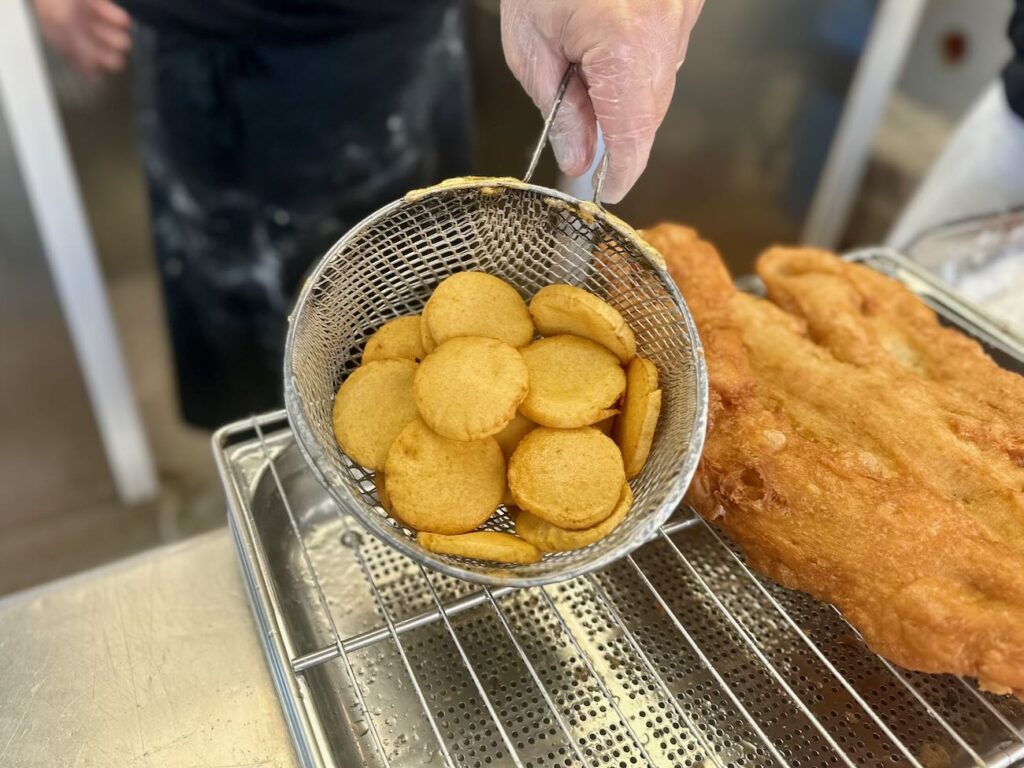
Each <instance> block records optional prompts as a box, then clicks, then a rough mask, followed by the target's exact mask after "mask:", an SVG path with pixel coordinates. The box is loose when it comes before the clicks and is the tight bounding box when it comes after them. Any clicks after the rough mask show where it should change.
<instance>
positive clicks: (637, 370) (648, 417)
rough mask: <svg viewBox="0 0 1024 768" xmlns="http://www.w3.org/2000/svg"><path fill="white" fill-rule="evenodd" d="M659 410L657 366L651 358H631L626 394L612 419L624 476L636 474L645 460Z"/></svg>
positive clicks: (659, 395)
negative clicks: (618, 410) (617, 413)
mask: <svg viewBox="0 0 1024 768" xmlns="http://www.w3.org/2000/svg"><path fill="white" fill-rule="evenodd" d="M660 413H661V390H660V389H658V369H657V368H656V367H655V365H654V363H652V362H651V361H650V360H645V359H644V358H642V357H634V358H633V361H632V362H631V363H630V364H629V368H628V369H627V370H626V397H625V398H624V399H623V403H622V413H621V414H619V418H617V419H616V420H615V426H614V427H613V428H612V437H614V438H615V442H616V443H618V444H619V449H620V450H621V451H622V461H623V464H625V466H626V477H636V476H637V475H638V474H640V470H641V469H643V468H644V464H645V463H646V462H647V456H648V454H649V453H650V452H651V443H653V442H654V430H655V429H657V427H658V415H659V414H660Z"/></svg>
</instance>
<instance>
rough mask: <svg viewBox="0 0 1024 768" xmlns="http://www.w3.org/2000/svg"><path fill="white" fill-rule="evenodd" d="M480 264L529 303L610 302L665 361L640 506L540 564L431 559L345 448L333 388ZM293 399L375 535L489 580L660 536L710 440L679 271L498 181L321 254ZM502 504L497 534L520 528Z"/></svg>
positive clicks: (428, 202)
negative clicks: (379, 341) (555, 292)
mask: <svg viewBox="0 0 1024 768" xmlns="http://www.w3.org/2000/svg"><path fill="white" fill-rule="evenodd" d="M463 270H480V271H485V272H489V273H490V274H493V275H496V276H498V277H500V278H502V279H504V280H506V281H507V282H509V283H510V284H511V285H513V286H514V287H515V288H516V289H517V290H518V291H519V292H520V293H521V294H522V295H523V297H524V298H525V299H527V300H528V299H529V298H530V297H531V296H532V295H533V294H534V293H535V292H536V291H538V290H539V289H540V288H542V287H543V286H545V285H549V284H551V283H570V284H573V285H579V286H580V287H582V288H585V289H586V290H588V291H591V292H592V293H594V294H596V295H597V296H600V297H602V298H604V299H605V300H606V301H608V302H609V303H610V304H612V305H613V306H614V307H615V308H616V309H618V310H619V311H620V312H621V313H622V315H623V316H624V317H625V318H626V320H627V321H628V322H629V324H630V325H631V326H632V328H633V330H634V331H635V332H636V337H637V348H638V352H639V354H641V355H642V356H644V357H647V358H649V359H651V360H652V361H653V362H654V363H655V364H656V365H657V367H658V372H659V378H660V386H661V389H662V411H661V417H660V420H659V423H658V429H657V433H656V435H655V440H654V445H653V447H652V449H651V454H650V458H649V460H648V462H647V465H646V466H645V468H644V470H643V472H642V473H641V474H640V475H639V476H638V477H636V478H634V480H633V481H631V486H632V488H633V493H634V503H633V508H632V510H631V511H630V513H629V514H628V515H627V517H626V519H625V521H624V522H623V523H622V524H621V525H620V526H619V527H618V528H617V529H616V530H615V531H614V532H612V534H610V535H609V536H608V537H606V538H604V539H602V540H601V541H598V542H597V543H595V544H592V545H590V546H589V547H587V548H585V549H581V550H576V551H573V552H565V553H553V554H548V555H546V556H545V558H544V559H543V560H542V561H541V562H539V563H536V564H532V565H507V566H502V565H498V564H495V563H489V562H481V561H474V560H470V559H465V558H453V557H448V556H442V555H435V554H433V553H430V552H428V551H426V550H425V549H423V548H422V547H421V546H419V545H418V544H417V543H416V540H415V538H414V535H413V532H412V531H409V530H408V529H405V528H403V527H402V526H401V524H399V523H398V522H397V521H395V520H394V519H392V518H391V517H389V516H388V514H387V513H386V512H385V511H384V509H383V508H382V507H381V505H380V503H379V500H378V499H377V497H376V492H375V489H374V485H373V476H372V473H369V472H367V471H366V470H364V469H363V468H361V467H360V466H358V465H357V464H355V463H354V462H353V461H352V460H351V459H349V458H348V457H347V456H346V455H345V454H344V453H343V452H342V451H341V449H340V448H339V447H338V445H337V443H336V441H335V438H334V434H333V430H332V423H331V410H332V406H333V401H334V395H335V393H336V392H337V389H338V387H339V386H340V384H341V382H342V381H343V380H344V378H345V377H346V376H348V375H349V374H350V373H351V372H352V371H353V370H355V368H356V367H357V366H358V365H359V359H360V355H361V352H362V348H363V345H364V344H365V342H366V339H367V338H369V336H370V335H371V334H372V333H373V332H374V331H375V330H376V329H377V328H378V327H380V325H381V324H382V323H384V322H386V321H388V320H390V319H392V318H395V317H399V316H402V315H412V314H418V313H419V312H420V311H421V310H422V308H423V305H424V304H425V303H426V300H427V298H428V297H429V296H430V294H431V292H432V291H433V290H434V288H435V287H436V286H437V285H438V283H440V282H441V281H442V280H443V279H444V278H445V277H447V276H448V275H451V274H453V273H455V272H459V271H463ZM285 400H286V406H287V411H288V417H289V421H290V422H291V425H292V428H293V430H294V432H295V434H296V438H297V441H298V444H299V446H300V448H301V449H302V451H303V454H304V455H305V457H306V459H307V461H308V462H309V463H310V465H311V467H312V468H313V471H314V473H315V475H316V476H317V478H318V479H319V480H320V482H321V483H322V484H323V485H324V486H325V487H326V489H327V490H328V492H329V493H330V494H331V496H332V497H333V498H334V499H335V501H336V502H337V503H338V504H339V505H340V506H341V507H342V508H343V509H345V510H346V511H349V512H351V513H352V514H353V515H354V516H355V517H356V518H357V519H358V520H359V521H360V522H361V523H362V524H363V525H364V526H365V527H366V528H367V529H368V530H369V531H370V532H371V533H372V534H374V535H375V536H377V537H378V538H380V539H382V540H383V541H385V542H386V543H388V544H390V545H392V546H394V547H396V548H397V549H399V550H400V551H402V552H404V553H405V554H406V555H408V556H410V557H412V558H413V559H415V560H417V561H418V562H420V563H421V564H424V565H427V566H429V567H431V568H434V569H436V570H439V571H441V572H444V573H447V574H448V575H452V576H457V577H461V578H464V579H469V580H471V581H476V582H480V583H486V584H495V585H498V584H502V585H516V586H531V585H537V584H544V583H549V582H553V581H558V580H562V579H567V578H572V577H574V576H578V575H580V574H582V573H585V572H587V571H590V570H593V569H595V568H599V567H601V566H603V565H606V564H607V563H609V562H611V561H613V560H615V559H617V558H619V557H621V556H623V555H625V554H626V553H628V552H630V551H631V550H633V549H634V548H635V547H637V546H639V545H640V544H642V543H643V542H644V541H646V540H647V539H649V538H650V537H652V536H654V535H655V533H656V532H657V530H658V527H659V526H660V525H661V524H662V523H664V522H665V520H667V519H668V517H669V516H670V515H671V513H672V511H673V510H674V509H675V507H676V506H677V505H678V503H679V501H680V500H681V498H682V495H683V493H684V492H685V490H686V487H687V485H688V484H689V482H690V479H691V478H692V475H693V472H694V470H695V468H696V464H697V460H698V458H699V456H700V451H701V448H702V446H703V439H704V429H705V423H706V417H707V383H706V374H705V369H704V362H703V356H702V353H701V350H700V342H699V340H698V339H697V335H696V331H695V328H694V325H693V322H692V319H691V318H690V315H689V312H688V311H687V309H686V307H685V305H684V303H683V301H682V298H681V297H680V295H679V292H678V290H677V289H676V287H675V285H674V283H673V282H672V280H671V278H670V277H669V276H668V274H667V273H666V271H665V270H664V269H663V268H661V267H660V266H659V265H657V264H655V263H654V262H652V260H651V259H650V257H649V256H648V255H647V252H646V251H645V248H644V245H643V244H642V243H641V242H640V241H639V239H638V238H637V237H636V236H635V234H634V233H632V231H631V230H628V229H627V228H625V227H622V226H620V225H618V224H617V223H616V222H615V221H614V220H610V217H608V216H606V214H605V213H604V211H603V210H602V209H600V208H599V207H597V206H590V205H586V204H581V203H580V202H579V201H577V200H576V199H574V198H571V197H568V196H566V195H563V194H561V193H559V192H556V191H554V190H550V189H545V188H543V187H537V186H532V185H526V184H522V183H520V182H515V181H510V180H500V179H488V180H471V181H466V182H463V183H461V184H457V185H451V184H448V185H441V186H439V187H436V188H434V189H432V190H429V191H427V192H426V193H423V194H419V195H415V196H410V197H407V198H406V199H405V200H400V201H398V202H396V203H393V204H392V205H390V206H388V207H386V208H384V209H381V210H380V211H378V212H377V213H375V214H373V215H372V216H371V217H370V218H368V219H366V220H365V221H363V222H362V223H361V224H359V225H357V226H356V227H355V228H353V229H352V230H351V231H350V232H349V233H348V234H347V235H346V236H345V237H344V238H342V239H341V240H340V241H339V242H338V243H336V244H335V246H334V247H333V248H332V249H331V250H330V251H329V252H328V253H327V254H326V256H324V258H323V260H322V261H321V263H320V265H319V266H318V268H317V269H316V271H315V272H314V273H313V275H312V276H311V277H310V279H309V281H308V282H307V284H306V286H305V287H304V288H303V291H302V294H301V295H300V297H299V301H298V304H297V306H296V309H295V313H294V315H293V317H292V322H291V327H290V330H289V335H288V343H287V348H286V353H285ZM512 527H513V524H512V520H511V518H510V517H509V516H508V514H507V513H506V511H505V510H504V508H499V510H498V511H497V512H496V513H495V514H494V515H493V516H492V517H491V519H490V520H489V521H488V522H487V523H485V525H484V526H483V528H486V529H489V530H511V529H512Z"/></svg>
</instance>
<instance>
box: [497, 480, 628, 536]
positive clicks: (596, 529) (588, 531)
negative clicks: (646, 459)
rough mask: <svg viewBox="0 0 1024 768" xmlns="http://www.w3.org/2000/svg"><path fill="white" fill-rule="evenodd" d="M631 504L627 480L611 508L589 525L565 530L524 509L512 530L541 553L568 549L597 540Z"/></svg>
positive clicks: (612, 526)
mask: <svg viewBox="0 0 1024 768" xmlns="http://www.w3.org/2000/svg"><path fill="white" fill-rule="evenodd" d="M632 504H633V489H632V488H630V487H629V483H623V484H622V495H621V496H620V497H619V503H618V504H616V505H615V509H613V510H612V513H611V514H610V515H608V517H606V518H605V519H604V520H602V521H601V522H600V523H598V524H597V525H595V526H592V527H590V528H584V529H583V530H579V531H569V530H566V529H565V528H559V527H558V526H557V525H552V524H551V523H549V522H547V521H546V520H542V519H541V518H539V517H537V516H536V515H534V514H531V513H529V512H527V511H526V510H520V511H519V513H518V514H517V515H516V533H518V534H519V535H520V536H521V537H522V538H524V539H526V540H527V541H528V542H530V543H531V544H533V545H534V546H535V547H537V549H539V550H541V551H542V552H568V551H569V550H571V549H582V548H583V547H586V546H589V545H590V544H593V543H594V542H595V541H600V540H601V539H603V538H604V537H605V536H607V535H608V534H609V533H611V532H612V531H614V530H615V529H616V528H618V526H619V523H621V522H622V521H623V520H625V519H626V513H627V512H629V508H630V507H631V506H632Z"/></svg>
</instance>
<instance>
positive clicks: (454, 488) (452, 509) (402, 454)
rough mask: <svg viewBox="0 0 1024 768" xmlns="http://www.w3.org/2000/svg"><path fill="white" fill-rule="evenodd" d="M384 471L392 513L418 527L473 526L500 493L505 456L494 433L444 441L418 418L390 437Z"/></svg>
mask: <svg viewBox="0 0 1024 768" xmlns="http://www.w3.org/2000/svg"><path fill="white" fill-rule="evenodd" d="M384 472H385V474H386V476H387V496H388V498H389V499H390V502H391V507H392V509H393V515H394V516H395V517H396V518H397V519H398V520H400V521H402V522H404V523H406V524H407V525H408V526H409V527H410V528H415V529H416V530H418V531H430V532H432V533H465V532H467V531H472V530H473V529H474V528H476V527H477V526H478V525H480V524H481V523H483V522H484V521H485V520H486V519H487V518H488V517H490V516H491V513H492V512H494V510H495V509H497V508H498V504H500V503H501V500H502V497H503V496H504V495H505V457H504V456H503V455H502V453H501V448H499V447H498V442H497V441H496V440H495V439H494V438H493V437H487V438H484V439H483V440H449V439H448V438H446V437H441V436H440V435H438V434H436V433H434V432H432V431H431V430H430V429H429V428H428V427H427V425H426V424H424V423H423V421H422V420H420V419H416V420H414V421H413V422H412V423H410V424H409V425H408V426H406V427H405V429H403V430H402V431H401V433H400V434H399V435H398V437H397V438H395V441H394V443H393V444H392V445H391V450H390V451H389V452H388V459H387V463H386V465H385V468H384Z"/></svg>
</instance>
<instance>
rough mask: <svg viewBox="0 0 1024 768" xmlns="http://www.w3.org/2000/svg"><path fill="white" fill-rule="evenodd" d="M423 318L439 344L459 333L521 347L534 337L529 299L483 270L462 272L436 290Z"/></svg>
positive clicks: (445, 281)
mask: <svg viewBox="0 0 1024 768" xmlns="http://www.w3.org/2000/svg"><path fill="white" fill-rule="evenodd" d="M423 319H424V321H426V323H427V328H428V331H429V333H430V335H431V337H432V338H433V340H434V342H435V343H436V344H443V343H444V342H446V341H448V339H453V338H455V337H457V336H486V337H488V338H491V339H498V340H499V341H504V342H505V343H506V344H509V345H511V346H513V347H522V346H525V345H526V344H529V343H530V339H532V338H533V322H532V321H531V320H530V312H529V310H527V308H526V302H525V301H523V297H522V296H520V295H519V292H518V291H516V289H515V288H513V287H512V286H511V285H509V284H508V283H506V282H505V281H504V280H501V279H500V278H497V277H494V275H488V274H485V273H484V272H459V273H457V274H454V275H452V276H451V277H449V278H446V279H445V280H444V281H443V282H442V283H441V284H440V285H439V286H437V288H436V289H435V290H434V294H433V295H432V296H431V297H430V300H429V301H428V302H427V306H426V307H424V308H423Z"/></svg>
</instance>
